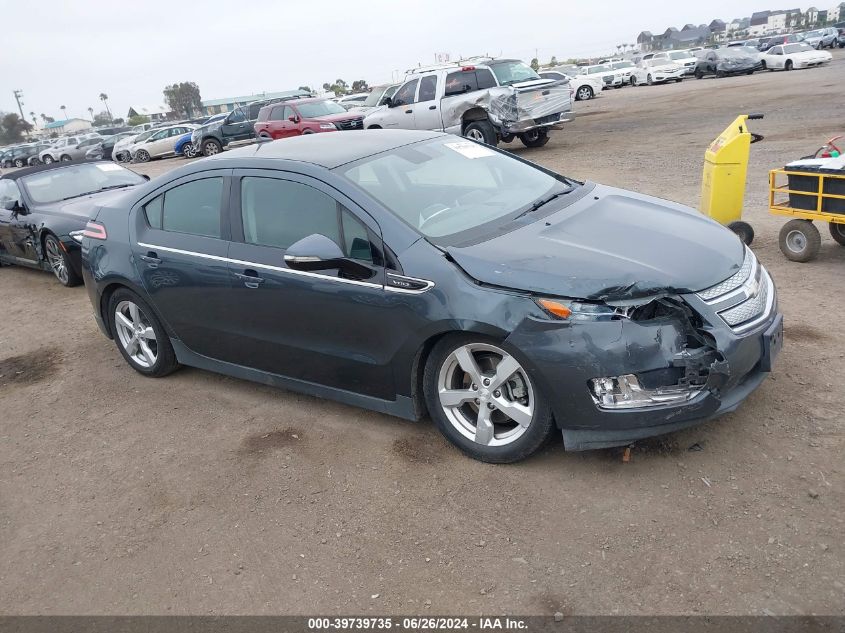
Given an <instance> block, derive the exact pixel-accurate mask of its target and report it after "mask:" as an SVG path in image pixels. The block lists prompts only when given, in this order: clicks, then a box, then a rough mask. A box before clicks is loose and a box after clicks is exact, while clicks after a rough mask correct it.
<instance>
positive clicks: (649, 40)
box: [637, 31, 654, 53]
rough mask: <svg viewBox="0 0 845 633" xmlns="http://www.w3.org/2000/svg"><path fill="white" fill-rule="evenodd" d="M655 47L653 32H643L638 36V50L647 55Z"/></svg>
mask: <svg viewBox="0 0 845 633" xmlns="http://www.w3.org/2000/svg"><path fill="white" fill-rule="evenodd" d="M653 45H654V35H652V34H651V31H641V32H640V34H639V35H637V48H638V49H640V50H641V51H643V52H644V53H647V52H648V51H650V50H651V49H652V46H653Z"/></svg>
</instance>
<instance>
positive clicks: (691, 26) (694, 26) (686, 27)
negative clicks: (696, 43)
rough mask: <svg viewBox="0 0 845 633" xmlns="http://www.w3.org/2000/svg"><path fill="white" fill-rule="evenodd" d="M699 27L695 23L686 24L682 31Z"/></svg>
mask: <svg viewBox="0 0 845 633" xmlns="http://www.w3.org/2000/svg"><path fill="white" fill-rule="evenodd" d="M695 28H698V27H697V26H696V25H695V24H684V26H683V28H682V29H681V30H682V31H689V30H690V29H695Z"/></svg>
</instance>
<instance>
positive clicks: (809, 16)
mask: <svg viewBox="0 0 845 633" xmlns="http://www.w3.org/2000/svg"><path fill="white" fill-rule="evenodd" d="M818 21H819V10H818V9H817V8H816V7H810V8H809V9H807V10H806V11H804V26H812V25H813V24H815V23H816V22H818Z"/></svg>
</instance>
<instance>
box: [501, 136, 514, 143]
mask: <svg viewBox="0 0 845 633" xmlns="http://www.w3.org/2000/svg"><path fill="white" fill-rule="evenodd" d="M515 138H516V135H514V134H505V135H504V136H503V137H502V143H512V142H513V140H514V139H515Z"/></svg>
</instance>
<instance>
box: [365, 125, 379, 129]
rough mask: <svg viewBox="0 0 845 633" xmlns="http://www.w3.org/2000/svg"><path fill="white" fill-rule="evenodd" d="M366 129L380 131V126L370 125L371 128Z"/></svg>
mask: <svg viewBox="0 0 845 633" xmlns="http://www.w3.org/2000/svg"><path fill="white" fill-rule="evenodd" d="M367 129H368V130H380V129H381V126H380V125H371V126H370V127H368V128H367Z"/></svg>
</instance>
